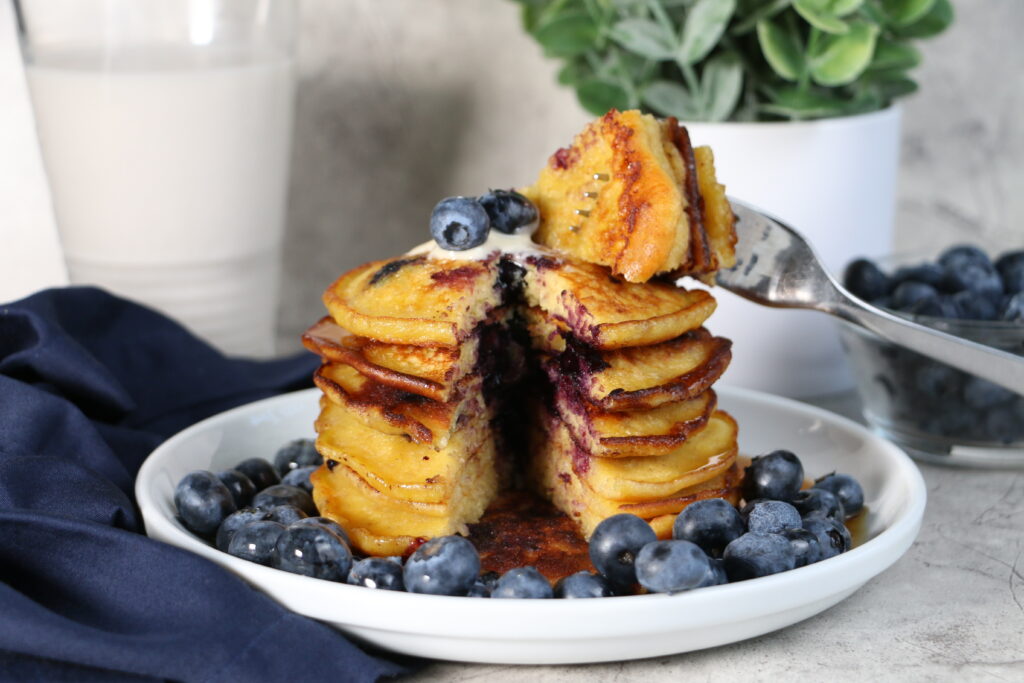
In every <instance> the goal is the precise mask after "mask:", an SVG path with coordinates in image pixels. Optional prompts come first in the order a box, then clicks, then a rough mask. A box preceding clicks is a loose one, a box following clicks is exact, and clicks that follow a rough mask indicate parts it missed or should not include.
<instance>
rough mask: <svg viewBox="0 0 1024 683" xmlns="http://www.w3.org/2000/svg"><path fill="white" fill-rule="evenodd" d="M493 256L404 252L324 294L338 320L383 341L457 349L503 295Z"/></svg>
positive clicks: (340, 281) (373, 264) (339, 281)
mask: <svg viewBox="0 0 1024 683" xmlns="http://www.w3.org/2000/svg"><path fill="white" fill-rule="evenodd" d="M497 277H498V271H497V268H496V267H495V264H494V263H493V262H491V261H447V260H432V259H428V258H427V257H425V256H412V257H408V256H402V257H399V258H394V259H389V260H386V261H373V262H371V263H367V264H366V265H364V266H360V267H359V268H356V269H355V270H352V271H350V272H348V273H346V274H345V275H342V276H341V277H340V278H338V279H337V280H336V281H335V282H334V283H333V284H332V285H331V286H330V287H328V288H327V291H326V292H325V293H324V305H325V306H326V307H327V310H328V312H329V313H330V315H331V317H332V318H333V319H334V321H335V322H336V323H337V324H338V325H340V326H341V327H343V328H344V329H346V330H348V331H349V332H351V333H352V334H355V335H358V336H360V337H366V338H368V339H373V340H375V341H379V342H388V343H391V344H408V345H411V346H444V347H449V348H455V347H456V346H458V345H459V343H460V342H462V341H464V340H465V339H466V338H467V337H468V336H469V334H470V333H471V332H472V330H473V329H474V328H475V327H476V325H477V323H479V322H480V321H481V320H483V319H484V318H485V317H486V316H487V313H488V311H490V310H491V309H492V308H494V307H495V306H496V305H497V304H498V302H499V301H500V300H501V291H500V289H499V288H498V287H497V286H496V285H497Z"/></svg>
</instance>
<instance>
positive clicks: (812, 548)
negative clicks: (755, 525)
mask: <svg viewBox="0 0 1024 683" xmlns="http://www.w3.org/2000/svg"><path fill="white" fill-rule="evenodd" d="M781 535H782V536H784V537H785V538H786V539H787V540H788V541H789V545H790V547H791V548H792V549H793V555H794V557H796V566H797V567H803V566H806V565H808V564H814V563H815V562H817V561H819V560H821V544H820V543H819V542H818V537H817V536H815V535H814V534H813V533H811V532H810V531H808V530H807V529H804V528H803V527H801V528H799V529H783V530H782V534H781Z"/></svg>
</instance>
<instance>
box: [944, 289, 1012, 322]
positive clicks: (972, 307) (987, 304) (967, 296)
mask: <svg viewBox="0 0 1024 683" xmlns="http://www.w3.org/2000/svg"><path fill="white" fill-rule="evenodd" d="M950 301H951V302H952V303H953V305H954V306H956V310H957V317H959V318H960V319H962V320H995V319H996V318H997V317H999V307H1000V305H1001V303H1002V295H1000V294H994V295H992V294H984V293H980V292H972V291H971V290H966V289H965V290H964V291H962V292H957V293H956V294H954V295H953V296H951V297H950Z"/></svg>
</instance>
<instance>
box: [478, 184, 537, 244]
mask: <svg viewBox="0 0 1024 683" xmlns="http://www.w3.org/2000/svg"><path fill="white" fill-rule="evenodd" d="M478 201H479V202H480V205H481V206H483V207H484V211H486V212H487V216H488V218H490V220H491V227H492V228H494V229H495V230H497V231H498V232H503V233H505V234H506V235H512V234H515V233H516V232H518V231H519V230H520V229H521V228H528V227H530V226H531V225H533V224H535V223H536V222H537V218H538V215H539V214H538V213H537V207H536V206H534V205H533V202H531V201H530V200H529V199H527V198H526V197H524V196H523V195H521V194H519V193H518V192H516V191H515V190H491V191H490V192H488V193H487V194H485V195H481V197H480V198H479V200H478Z"/></svg>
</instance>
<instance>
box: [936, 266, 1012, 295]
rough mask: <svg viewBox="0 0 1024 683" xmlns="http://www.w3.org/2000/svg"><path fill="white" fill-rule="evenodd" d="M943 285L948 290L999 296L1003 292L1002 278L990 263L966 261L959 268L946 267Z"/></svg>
mask: <svg viewBox="0 0 1024 683" xmlns="http://www.w3.org/2000/svg"><path fill="white" fill-rule="evenodd" d="M943 287H944V289H945V290H946V291H948V292H974V293H975V294H984V295H986V296H989V297H991V296H999V295H1000V294H1002V293H1003V279H1002V278H1001V277H999V272H998V271H997V270H996V269H995V266H993V265H992V264H991V263H986V264H980V263H968V264H966V265H964V266H961V267H959V268H947V269H946V277H945V279H944V280H943Z"/></svg>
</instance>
